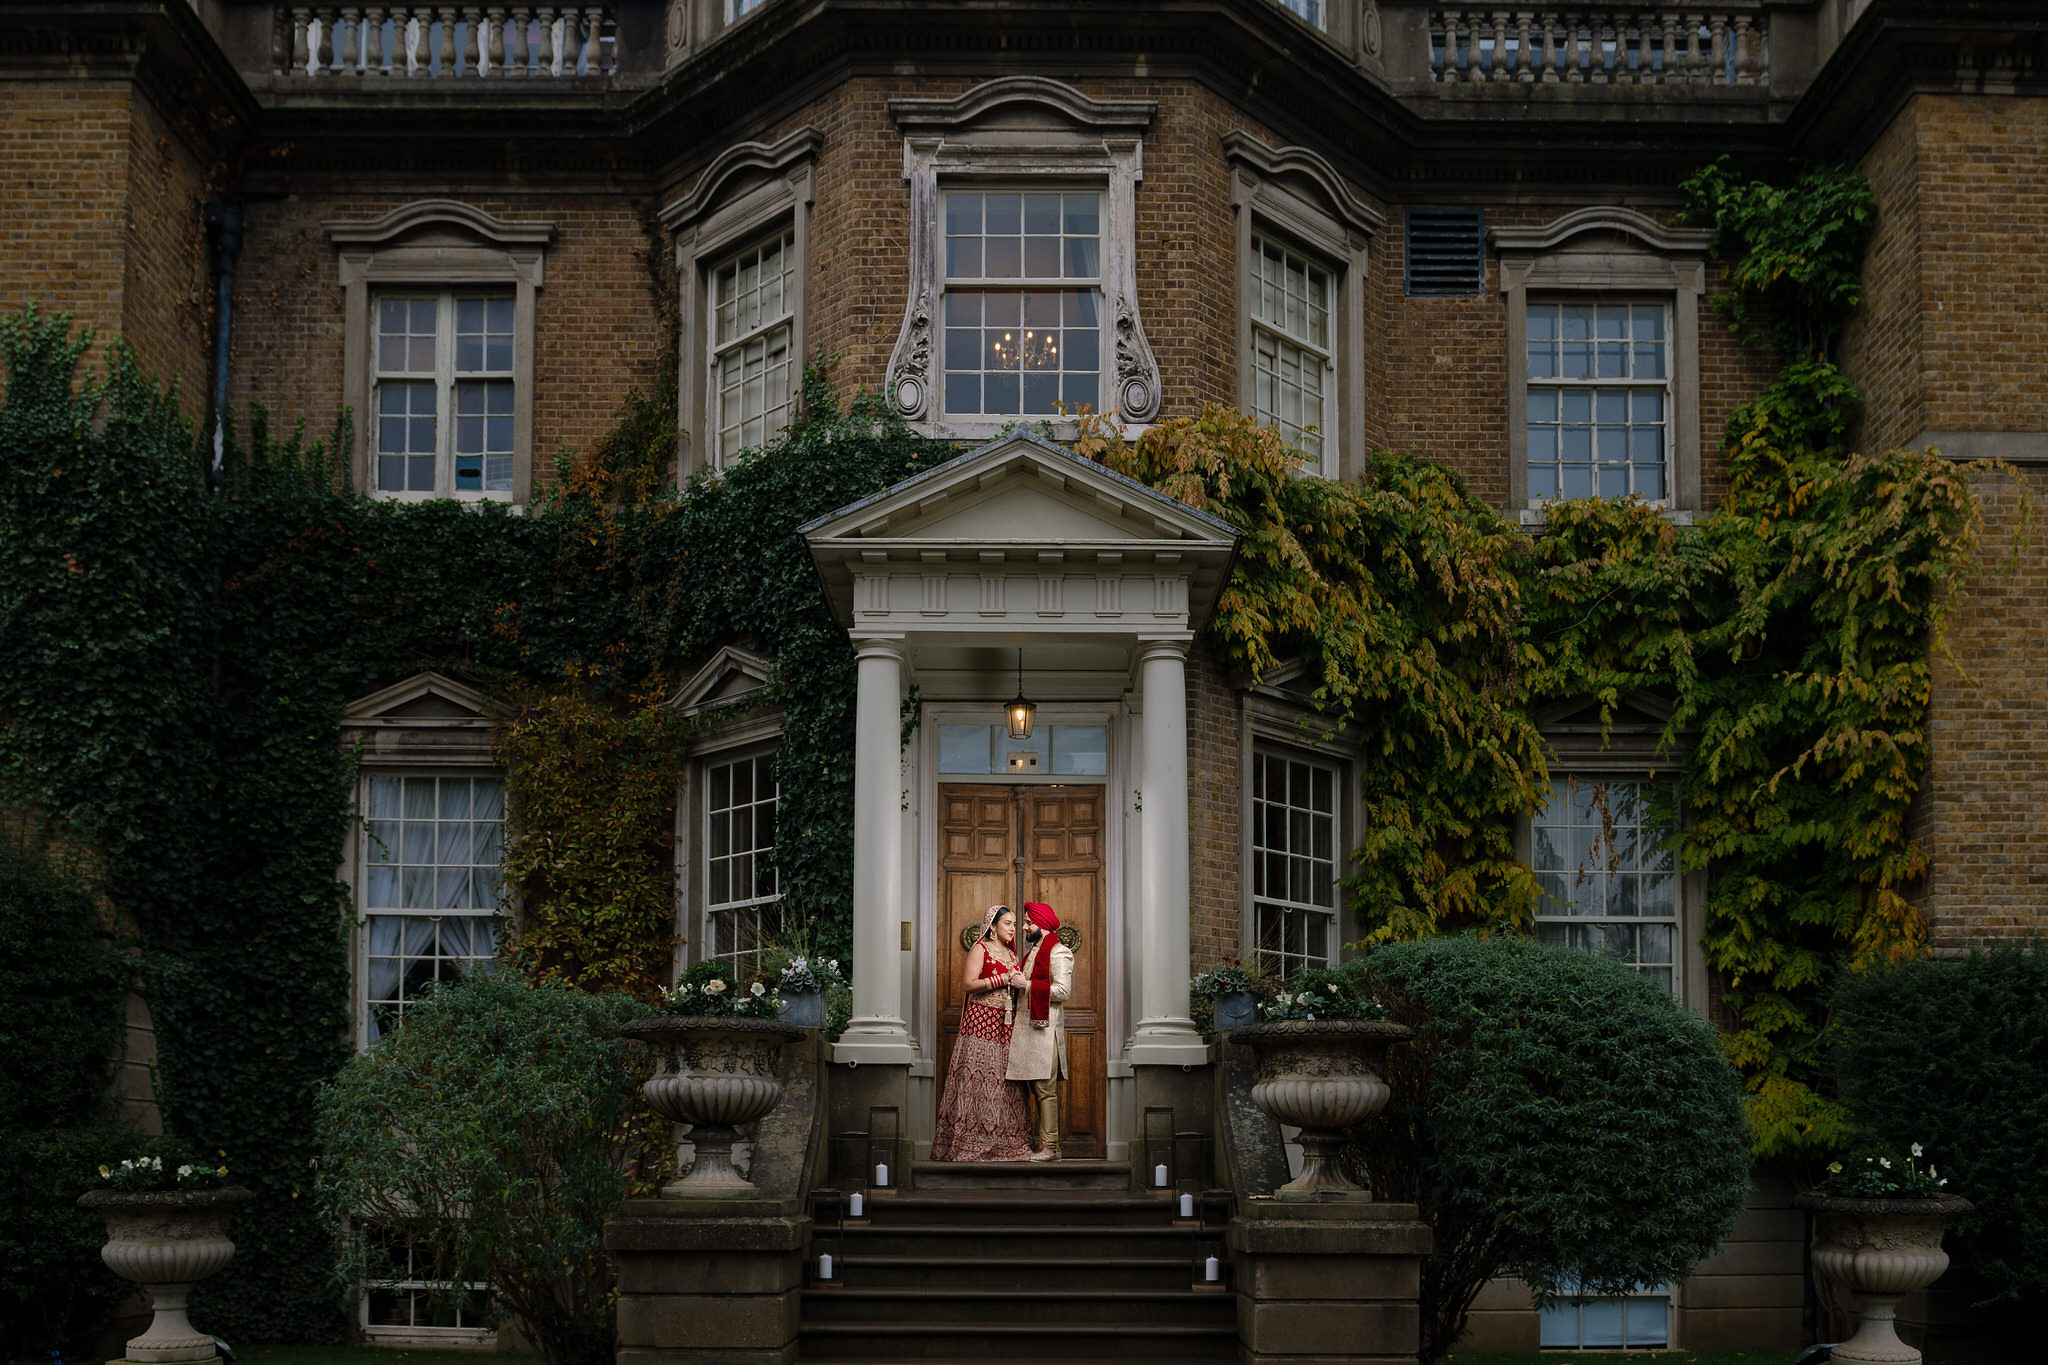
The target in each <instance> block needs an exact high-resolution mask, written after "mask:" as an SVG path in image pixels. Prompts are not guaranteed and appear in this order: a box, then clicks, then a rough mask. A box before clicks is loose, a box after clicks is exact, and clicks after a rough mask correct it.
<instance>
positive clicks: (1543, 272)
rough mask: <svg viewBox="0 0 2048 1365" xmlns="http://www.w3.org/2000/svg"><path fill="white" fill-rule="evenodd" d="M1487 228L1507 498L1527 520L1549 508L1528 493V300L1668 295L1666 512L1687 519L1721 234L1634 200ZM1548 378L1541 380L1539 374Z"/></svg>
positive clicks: (1696, 494) (1692, 509)
mask: <svg viewBox="0 0 2048 1365" xmlns="http://www.w3.org/2000/svg"><path fill="white" fill-rule="evenodd" d="M1487 237H1488V239H1489V241H1490V242H1491V244H1492V246H1493V250H1494V255H1495V259H1496V261H1497V263H1498V266H1499V273H1500V289H1501V294H1502V296H1503V298H1504V299H1505V301H1506V303H1507V313H1508V317H1507V335H1508V339H1509V340H1508V346H1509V355H1508V375H1509V378H1508V387H1507V408H1508V412H1507V418H1508V421H1507V437H1508V448H1507V456H1508V505H1509V507H1510V508H1511V509H1513V514H1515V515H1518V516H1519V517H1520V520H1521V521H1522V523H1523V524H1524V525H1526V526H1540V525H1542V523H1543V520H1544V513H1543V508H1542V506H1541V505H1540V504H1538V503H1535V502H1532V500H1531V499H1530V497H1529V467H1528V466H1529V365H1528V353H1527V346H1528V341H1527V338H1528V335H1529V300H1530V298H1531V296H1535V297H1539V298H1543V299H1546V300H1552V301H1557V300H1566V301H1569V300H1572V299H1573V297H1574V296H1580V297H1583V298H1584V299H1585V301H1586V302H1595V301H1598V300H1599V299H1601V298H1607V299H1621V298H1627V299H1630V300H1632V301H1641V300H1660V301H1663V302H1666V303H1668V304H1669V307H1670V311H1669V313H1668V314H1667V316H1668V318H1669V325H1668V326H1667V328H1666V329H1665V336H1666V346H1667V352H1666V358H1667V364H1668V367H1669V370H1670V375H1669V382H1670V398H1669V401H1668V402H1667V404H1666V407H1665V414H1666V418H1665V420H1666V437H1665V439H1666V442H1667V449H1668V452H1669V455H1668V459H1667V463H1666V471H1665V497H1664V498H1663V499H1662V502H1663V505H1664V508H1665V511H1666V514H1667V515H1669V516H1671V517H1673V518H1674V519H1675V520H1680V521H1684V520H1689V519H1690V518H1692V517H1693V516H1694V515H1695V514H1697V513H1699V512H1700V511H1701V510H1703V509H1702V507H1701V502H1700V393H1699V315H1700V298H1701V296H1702V295H1703V294H1704V293H1705V292H1706V257H1707V253H1708V251H1710V250H1711V249H1712V247H1713V244H1714V233H1713V231H1712V230H1711V229H1703V228H1670V227H1665V226H1664V225H1663V224H1661V223H1658V222H1657V221H1656V220H1655V219H1653V218H1650V217H1648V216H1646V215H1644V214H1641V213H1638V212H1636V211H1635V210H1634V209H1626V208H1617V207H1596V208H1585V209H1578V210H1575V211H1574V212H1571V213H1567V214H1565V215H1564V216H1563V217H1561V218H1558V219H1555V220H1554V221H1552V222H1550V223H1546V224H1544V225H1543V226H1541V227H1533V228H1519V227H1492V228H1489V229H1488V231H1487ZM1539 382H1541V381H1539Z"/></svg>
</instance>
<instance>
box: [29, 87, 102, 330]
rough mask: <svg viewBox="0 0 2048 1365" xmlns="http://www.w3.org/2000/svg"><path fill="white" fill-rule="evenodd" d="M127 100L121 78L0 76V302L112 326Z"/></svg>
mask: <svg viewBox="0 0 2048 1365" xmlns="http://www.w3.org/2000/svg"><path fill="white" fill-rule="evenodd" d="M129 101H130V93H129V87H128V85H127V83H126V82H125V81H111V80H108V81H102V80H78V81H63V80H52V81H34V80H19V79H8V80H0V312H4V313H13V312H15V311H17V310H18V309H20V308H21V307H22V306H23V305H24V304H26V303H28V302H29V301H31V300H34V301H35V302H36V303H38V304H39V305H40V306H41V307H42V308H43V309H44V311H46V312H54V311H66V312H70V313H72V314H73V315H74V316H75V317H76V319H77V323H78V324H79V325H80V326H86V327H91V328H93V329H94V330H95V331H96V332H97V333H98V334H99V338H100V341H101V343H102V344H104V343H105V342H106V341H107V340H109V339H111V338H112V337H113V336H114V335H116V334H117V333H118V332H119V331H120V330H121V316H122V287H123V279H122V264H121V262H122V246H123V226H124V223H125V212H124V207H123V206H124V201H125V199H126V196H127V190H128V156H129V132H130V124H131V118H132V115H131V113H130V109H129Z"/></svg>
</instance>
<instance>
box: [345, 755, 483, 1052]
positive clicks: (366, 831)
mask: <svg viewBox="0 0 2048 1365" xmlns="http://www.w3.org/2000/svg"><path fill="white" fill-rule="evenodd" d="M379 778H383V779H397V780H400V781H402V780H404V779H406V778H414V779H418V778H432V779H434V780H435V781H436V783H437V784H438V782H439V781H441V780H443V779H457V780H472V781H473V780H477V779H490V780H495V781H497V782H498V784H499V787H500V792H501V802H502V800H503V797H502V791H503V786H504V777H503V774H502V773H499V772H497V771H494V770H486V769H478V768H467V767H465V768H442V767H425V766H413V765H406V766H397V767H382V766H379V767H376V768H366V769H365V770H364V772H363V773H362V774H361V775H360V776H359V777H358V779H357V787H356V810H357V816H358V818H357V821H356V825H357V831H358V837H357V839H356V849H357V860H358V867H357V869H356V876H355V877H354V878H353V886H354V898H353V900H354V911H355V939H356V952H355V961H354V968H355V979H356V981H355V1015H356V1049H357V1051H365V1050H367V1049H368V1048H369V1047H370V1046H371V1044H372V1042H373V1040H372V1038H371V1036H370V1026H371V1023H372V1019H371V1010H372V1006H373V1003H374V1002H373V1001H372V1000H371V998H370V958H371V956H372V954H371V951H370V949H371V946H372V945H371V938H370V921H371V920H372V919H373V918H374V919H398V920H421V919H423V920H437V921H438V920H443V919H449V918H460V919H469V920H488V921H489V922H490V928H491V934H492V938H493V941H494V943H495V944H497V945H499V946H502V942H503V939H504V935H505V933H506V931H507V929H508V928H509V920H510V914H509V910H508V907H507V900H508V897H507V896H506V895H505V893H504V891H503V890H502V889H501V890H500V892H499V900H498V905H497V907H496V908H494V909H489V910H441V909H405V908H402V907H395V906H372V905H370V904H369V903H368V901H369V888H370V866H371V864H372V862H374V861H375V860H376V859H377V857H378V841H377V840H376V838H375V837H374V835H373V833H372V829H371V802H370V789H371V783H372V782H373V781H375V780H377V779H379ZM437 792H438V786H437ZM436 823H438V820H437V821H436ZM499 824H500V826H501V827H502V832H501V834H500V847H501V848H502V847H503V840H504V839H505V838H509V837H510V821H509V819H508V818H507V813H506V811H505V808H504V806H503V805H502V804H501V805H500V807H499ZM401 947H402V944H401ZM463 960H464V961H495V960H497V955H496V953H495V952H494V953H493V955H492V957H491V958H488V959H485V958H479V957H469V958H465V959H463Z"/></svg>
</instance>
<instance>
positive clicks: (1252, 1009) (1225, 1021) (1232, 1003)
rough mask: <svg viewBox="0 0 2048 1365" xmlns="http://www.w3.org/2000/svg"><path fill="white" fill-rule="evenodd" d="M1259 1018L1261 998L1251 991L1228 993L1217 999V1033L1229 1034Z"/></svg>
mask: <svg viewBox="0 0 2048 1365" xmlns="http://www.w3.org/2000/svg"><path fill="white" fill-rule="evenodd" d="M1258 1017H1259V997H1257V996H1256V995H1253V994H1252V993H1251V992H1250V991H1226V992H1224V993H1223V994H1222V995H1219V996H1217V997H1216V1031H1217V1032H1218V1033H1228V1032H1230V1031H1231V1030H1232V1029H1240V1028H1243V1027H1244V1026H1245V1025H1246V1024H1249V1023H1252V1022H1253V1021H1255V1020H1256V1019H1257V1018H1258Z"/></svg>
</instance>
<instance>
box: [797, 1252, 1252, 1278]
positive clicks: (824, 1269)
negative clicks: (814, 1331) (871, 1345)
mask: <svg viewBox="0 0 2048 1365" xmlns="http://www.w3.org/2000/svg"><path fill="white" fill-rule="evenodd" d="M818 1278H819V1279H821V1280H829V1279H831V1278H832V1253H831V1252H829V1251H828V1252H826V1253H825V1254H824V1255H822V1256H820V1257H818ZM1209 1278H1210V1279H1212V1280H1213V1279H1215V1278H1216V1277H1215V1276H1214V1275H1211V1276H1210V1277H1209Z"/></svg>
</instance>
